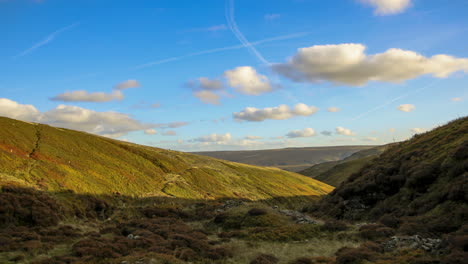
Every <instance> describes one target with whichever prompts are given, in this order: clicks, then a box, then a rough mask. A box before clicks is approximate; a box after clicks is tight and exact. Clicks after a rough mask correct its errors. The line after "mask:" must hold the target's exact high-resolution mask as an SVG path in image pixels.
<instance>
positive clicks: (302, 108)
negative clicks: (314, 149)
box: [233, 103, 318, 122]
mask: <svg viewBox="0 0 468 264" xmlns="http://www.w3.org/2000/svg"><path fill="white" fill-rule="evenodd" d="M317 111H318V108H317V107H315V106H308V105H306V104H302V103H299V104H296V105H295V106H294V108H293V109H291V108H290V107H289V106H287V105H280V106H277V107H267V108H263V109H258V108H255V107H246V108H245V109H244V110H242V111H241V112H236V113H233V116H234V119H236V120H245V121H252V122H261V121H264V120H266V119H275V120H284V119H289V118H292V117H294V116H310V115H313V114H314V113H316V112H317Z"/></svg>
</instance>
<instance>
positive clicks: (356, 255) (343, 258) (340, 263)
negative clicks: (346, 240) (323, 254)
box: [335, 247, 376, 264]
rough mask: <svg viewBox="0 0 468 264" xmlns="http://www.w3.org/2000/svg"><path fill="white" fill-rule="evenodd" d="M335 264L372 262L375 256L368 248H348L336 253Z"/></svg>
mask: <svg viewBox="0 0 468 264" xmlns="http://www.w3.org/2000/svg"><path fill="white" fill-rule="evenodd" d="M335 254H336V263H337V264H359V263H361V262H362V261H364V260H369V261H371V260H373V259H374V258H375V256H376V254H375V253H374V252H372V251H371V250H369V249H368V248H361V247H359V248H348V247H344V248H341V249H339V250H338V251H337V252H336V253H335Z"/></svg>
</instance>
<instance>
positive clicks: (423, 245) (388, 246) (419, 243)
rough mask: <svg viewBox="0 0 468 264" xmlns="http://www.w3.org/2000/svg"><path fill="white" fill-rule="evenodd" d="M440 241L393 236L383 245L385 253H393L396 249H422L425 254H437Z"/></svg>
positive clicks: (415, 236)
mask: <svg viewBox="0 0 468 264" xmlns="http://www.w3.org/2000/svg"><path fill="white" fill-rule="evenodd" d="M441 245H442V240H441V239H438V238H422V237H420V236H418V235H414V236H393V237H391V238H390V240H388V241H386V242H384V243H383V247H384V250H385V251H393V250H396V249H404V248H409V249H422V250H425V251H427V252H433V253H434V252H437V251H438V250H439V249H441Z"/></svg>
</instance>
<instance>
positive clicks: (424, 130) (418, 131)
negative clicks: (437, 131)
mask: <svg viewBox="0 0 468 264" xmlns="http://www.w3.org/2000/svg"><path fill="white" fill-rule="evenodd" d="M426 131H427V129H424V128H419V127H415V128H412V129H411V132H413V133H416V134H420V133H424V132H426Z"/></svg>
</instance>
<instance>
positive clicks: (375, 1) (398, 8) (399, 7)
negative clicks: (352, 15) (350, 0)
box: [359, 0, 411, 15]
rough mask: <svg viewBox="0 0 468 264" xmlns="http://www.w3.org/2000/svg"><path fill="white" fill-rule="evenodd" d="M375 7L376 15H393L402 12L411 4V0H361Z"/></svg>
mask: <svg viewBox="0 0 468 264" xmlns="http://www.w3.org/2000/svg"><path fill="white" fill-rule="evenodd" d="M359 1H360V2H362V3H364V4H367V5H370V6H372V7H374V8H375V10H374V14H376V15H393V14H398V13H402V12H403V11H405V10H406V9H407V8H409V7H410V6H411V0H359Z"/></svg>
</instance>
